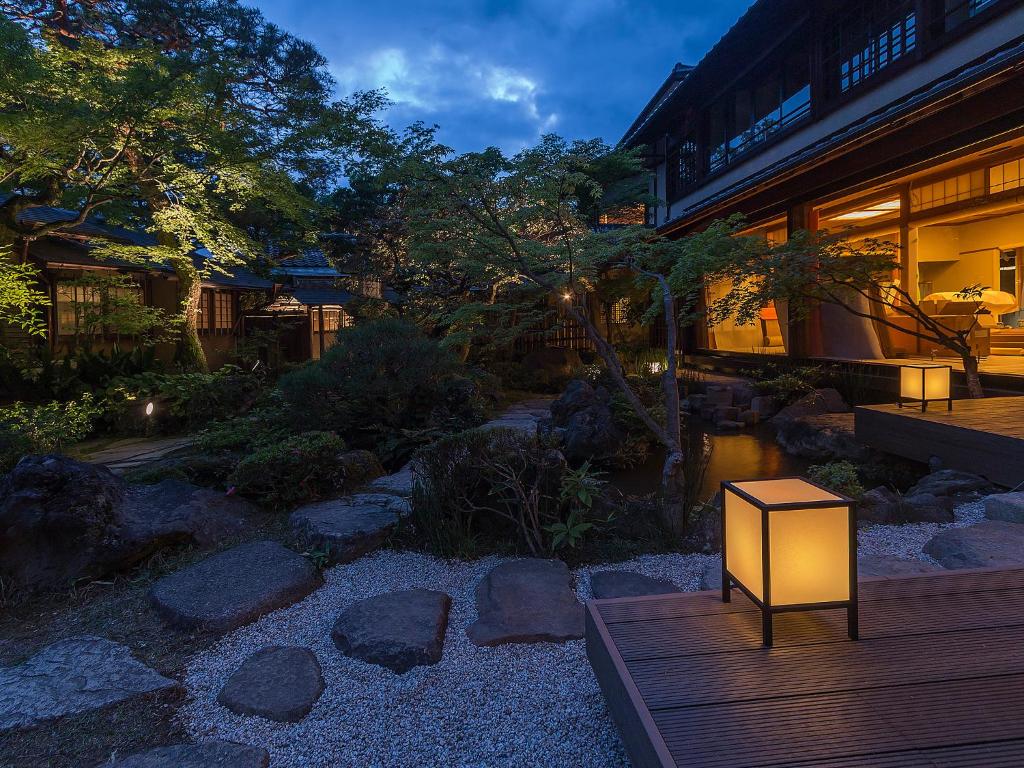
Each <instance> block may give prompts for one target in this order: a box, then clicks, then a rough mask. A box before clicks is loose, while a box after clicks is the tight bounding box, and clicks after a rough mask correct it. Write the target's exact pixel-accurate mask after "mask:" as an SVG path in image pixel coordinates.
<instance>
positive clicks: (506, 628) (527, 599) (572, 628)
mask: <svg viewBox="0 0 1024 768" xmlns="http://www.w3.org/2000/svg"><path fill="white" fill-rule="evenodd" d="M476 608H477V614H478V618H477V620H476V621H475V622H473V623H472V624H471V625H470V626H469V627H468V628H467V629H466V634H467V635H468V636H469V639H470V640H472V641H473V643H475V644H476V645H481V646H489V645H503V644H506V643H542V642H553V643H561V642H565V641H566V640H577V639H579V638H581V637H583V605H582V604H581V603H580V602H579V601H578V600H577V599H576V593H575V592H574V591H573V589H572V585H571V584H570V581H569V569H568V568H567V567H566V565H565V563H563V562H561V561H560V560H539V559H526V560H512V561H509V562H507V563H502V564H501V565H498V566H496V567H495V568H493V569H492V570H491V571H490V573H488V574H487V575H486V576H485V577H484V578H483V579H482V580H481V581H480V584H478V585H477V588H476Z"/></svg>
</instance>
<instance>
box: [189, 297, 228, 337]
mask: <svg viewBox="0 0 1024 768" xmlns="http://www.w3.org/2000/svg"><path fill="white" fill-rule="evenodd" d="M235 315H236V313H235V296H234V294H233V293H232V292H231V291H212V290H206V289H204V290H203V292H202V293H201V294H199V307H198V308H197V309H196V328H197V329H198V330H200V331H202V332H205V333H219V334H228V333H231V332H232V331H233V330H234V327H235Z"/></svg>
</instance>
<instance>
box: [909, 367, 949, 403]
mask: <svg viewBox="0 0 1024 768" xmlns="http://www.w3.org/2000/svg"><path fill="white" fill-rule="evenodd" d="M952 370H953V369H952V368H950V366H948V365H938V364H935V363H920V364H915V365H902V366H900V408H902V407H903V403H905V402H910V403H920V404H921V410H922V411H926V410H928V403H929V402H931V401H933V400H945V401H946V410H949V411H951V410H953V396H952V395H951V394H950V386H949V377H950V373H951V371H952Z"/></svg>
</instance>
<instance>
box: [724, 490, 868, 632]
mask: <svg viewBox="0 0 1024 768" xmlns="http://www.w3.org/2000/svg"><path fill="white" fill-rule="evenodd" d="M733 586H736V587H738V588H739V589H741V590H742V591H743V592H744V593H745V594H746V595H747V597H749V598H750V599H751V600H752V601H753V602H754V603H755V604H756V605H757V607H758V608H760V609H761V615H762V633H763V640H764V644H765V645H766V646H771V644H772V617H773V616H774V614H776V613H782V612H786V611H805V610H815V609H826V608H846V610H847V626H848V631H849V635H850V637H851V638H852V639H854V640H856V639H857V521H856V516H855V512H854V507H853V502H852V501H851V500H850V499H847V498H846V497H844V496H840V495H839V494H836V493H832V492H831V491H829V490H826V489H825V488H822V487H820V486H818V485H815V484H814V483H812V482H810V481H808V480H804V479H803V478H799V477H791V478H780V479H773V480H749V481H736V482H723V483H722V600H723V601H724V602H729V601H730V600H731V598H732V594H731V590H732V587H733Z"/></svg>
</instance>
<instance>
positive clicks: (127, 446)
mask: <svg viewBox="0 0 1024 768" xmlns="http://www.w3.org/2000/svg"><path fill="white" fill-rule="evenodd" d="M191 444H192V438H191V437H181V436H178V437H129V438H125V439H123V440H115V441H113V442H110V443H103V444H102V447H97V448H96V449H95V450H90V447H89V446H88V444H85V445H82V446H79V450H78V451H76V453H77V454H78V458H80V459H81V460H82V461H87V462H89V463H90V464H102V465H103V466H105V467H107V469H109V470H111V471H112V472H114V474H118V475H122V474H124V473H125V472H127V471H128V470H130V469H136V468H138V467H141V466H144V465H146V464H150V463H152V462H155V461H159V460H160V459H164V458H166V457H167V456H169V455H170V454H172V453H174V452H175V451H177V450H180V449H182V448H187V447H188V446H189V445H191Z"/></svg>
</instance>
